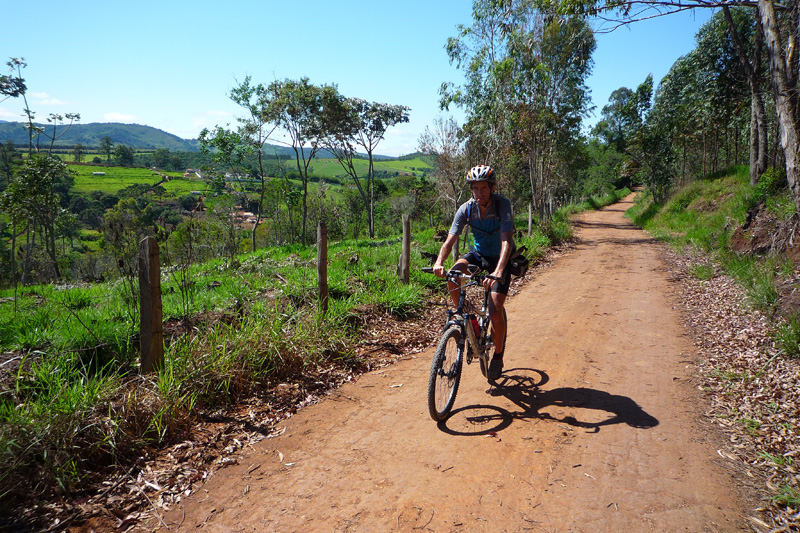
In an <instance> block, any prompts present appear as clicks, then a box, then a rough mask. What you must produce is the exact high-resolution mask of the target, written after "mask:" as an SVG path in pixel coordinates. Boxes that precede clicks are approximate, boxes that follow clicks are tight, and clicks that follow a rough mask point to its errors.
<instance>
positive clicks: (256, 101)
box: [199, 76, 277, 251]
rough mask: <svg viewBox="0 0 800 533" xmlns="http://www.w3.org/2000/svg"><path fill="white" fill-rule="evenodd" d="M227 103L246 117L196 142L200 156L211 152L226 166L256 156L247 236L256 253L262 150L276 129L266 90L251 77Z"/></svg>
mask: <svg viewBox="0 0 800 533" xmlns="http://www.w3.org/2000/svg"><path fill="white" fill-rule="evenodd" d="M230 99H231V100H232V101H233V102H235V103H236V104H237V105H239V106H240V107H242V108H243V109H244V110H245V113H246V115H245V116H243V117H237V119H236V120H237V122H238V123H239V125H238V127H237V128H236V129H235V130H232V129H228V128H223V127H220V126H216V127H215V128H214V130H213V131H210V130H208V128H204V129H203V131H201V132H200V136H199V140H200V145H201V147H202V151H203V152H208V151H209V149H210V148H213V149H214V155H213V160H214V161H215V162H217V163H222V164H225V165H230V164H238V163H241V162H242V161H243V160H244V158H245V157H246V156H248V155H251V154H255V156H256V162H257V165H258V176H257V179H258V181H259V185H260V187H259V201H258V206H257V207H256V209H255V211H256V213H255V215H256V220H255V223H254V224H253V229H252V231H251V233H250V243H251V248H252V250H253V251H255V250H256V247H257V245H256V232H257V230H258V227H259V225H260V224H261V217H262V214H263V206H264V197H265V195H266V190H267V187H266V184H267V177H266V173H265V171H264V170H265V169H264V146H265V145H266V143H267V141H268V140H269V138H270V135H271V134H272V133H273V132H274V131H275V129H276V128H277V124H276V121H275V117H274V116H273V114H272V113H271V112H270V98H269V93H268V90H267V87H266V86H264V85H263V84H260V83H259V84H254V83H253V82H252V79H251V78H250V76H247V77H246V78H245V79H244V81H243V82H241V83H240V84H239V85H237V86H236V87H234V88H233V89H232V90H231V93H230Z"/></svg>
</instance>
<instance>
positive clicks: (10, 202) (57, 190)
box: [0, 154, 74, 282]
mask: <svg viewBox="0 0 800 533" xmlns="http://www.w3.org/2000/svg"><path fill="white" fill-rule="evenodd" d="M73 183H74V177H73V175H72V172H71V171H70V170H69V169H68V168H67V165H66V164H65V163H63V162H62V161H60V160H58V159H56V158H54V157H51V156H49V155H39V154H34V155H33V156H32V157H31V158H30V159H28V160H26V161H25V162H24V163H23V165H22V167H21V168H20V170H19V171H18V172H17V174H16V176H15V177H14V179H13V180H12V181H11V183H10V184H9V185H8V187H7V188H6V190H5V191H3V194H2V196H0V206H2V208H3V211H4V212H5V213H6V214H7V215H8V216H9V217H10V218H11V220H12V221H13V222H14V223H15V225H17V226H26V227H27V231H26V233H27V245H26V263H25V264H26V265H28V264H30V257H31V253H32V250H33V247H34V246H35V245H36V237H37V235H39V236H40V237H41V240H42V244H43V245H44V249H45V252H46V254H47V256H48V257H49V259H50V264H51V268H52V270H53V273H54V275H55V278H56V279H61V271H60V269H59V266H58V254H57V249H56V221H57V220H58V218H59V217H60V216H62V214H63V213H64V209H62V207H61V205H60V201H61V194H62V193H63V191H68V190H69V188H70V187H71V186H72V184H73ZM27 274H28V272H27V268H25V269H23V282H24V281H25V280H26V279H27Z"/></svg>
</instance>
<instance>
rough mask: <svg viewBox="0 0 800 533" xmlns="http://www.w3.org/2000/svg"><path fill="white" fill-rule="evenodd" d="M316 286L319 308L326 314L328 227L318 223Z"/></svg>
mask: <svg viewBox="0 0 800 533" xmlns="http://www.w3.org/2000/svg"><path fill="white" fill-rule="evenodd" d="M317 286H318V287H319V306H320V309H322V312H323V313H327V312H328V227H327V226H326V225H325V224H324V223H322V222H320V223H319V226H317Z"/></svg>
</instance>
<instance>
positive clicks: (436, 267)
mask: <svg viewBox="0 0 800 533" xmlns="http://www.w3.org/2000/svg"><path fill="white" fill-rule="evenodd" d="M456 240H458V235H455V234H453V233H448V234H447V239H445V241H444V242H443V243H442V247H441V248H440V249H439V257H437V258H436V263H434V264H433V273H434V274H436V275H437V276H439V277H440V278H443V277H444V275H445V270H444V262H445V261H447V258H448V256H449V255H450V252H451V251H452V250H453V246H455V244H456Z"/></svg>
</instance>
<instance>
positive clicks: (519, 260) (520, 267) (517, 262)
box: [508, 246, 529, 278]
mask: <svg viewBox="0 0 800 533" xmlns="http://www.w3.org/2000/svg"><path fill="white" fill-rule="evenodd" d="M527 249H528V247H527V246H523V247H522V248H519V249H518V250H516V251H515V252H514V253H513V254H511V259H509V260H508V271H509V272H510V273H511V275H512V276H514V277H517V278H521V277H522V276H524V275H525V273H526V272H527V271H528V265H529V261H528V258H527V257H525V256H524V255H522V253H523V252H525V251H526V250H527Z"/></svg>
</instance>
